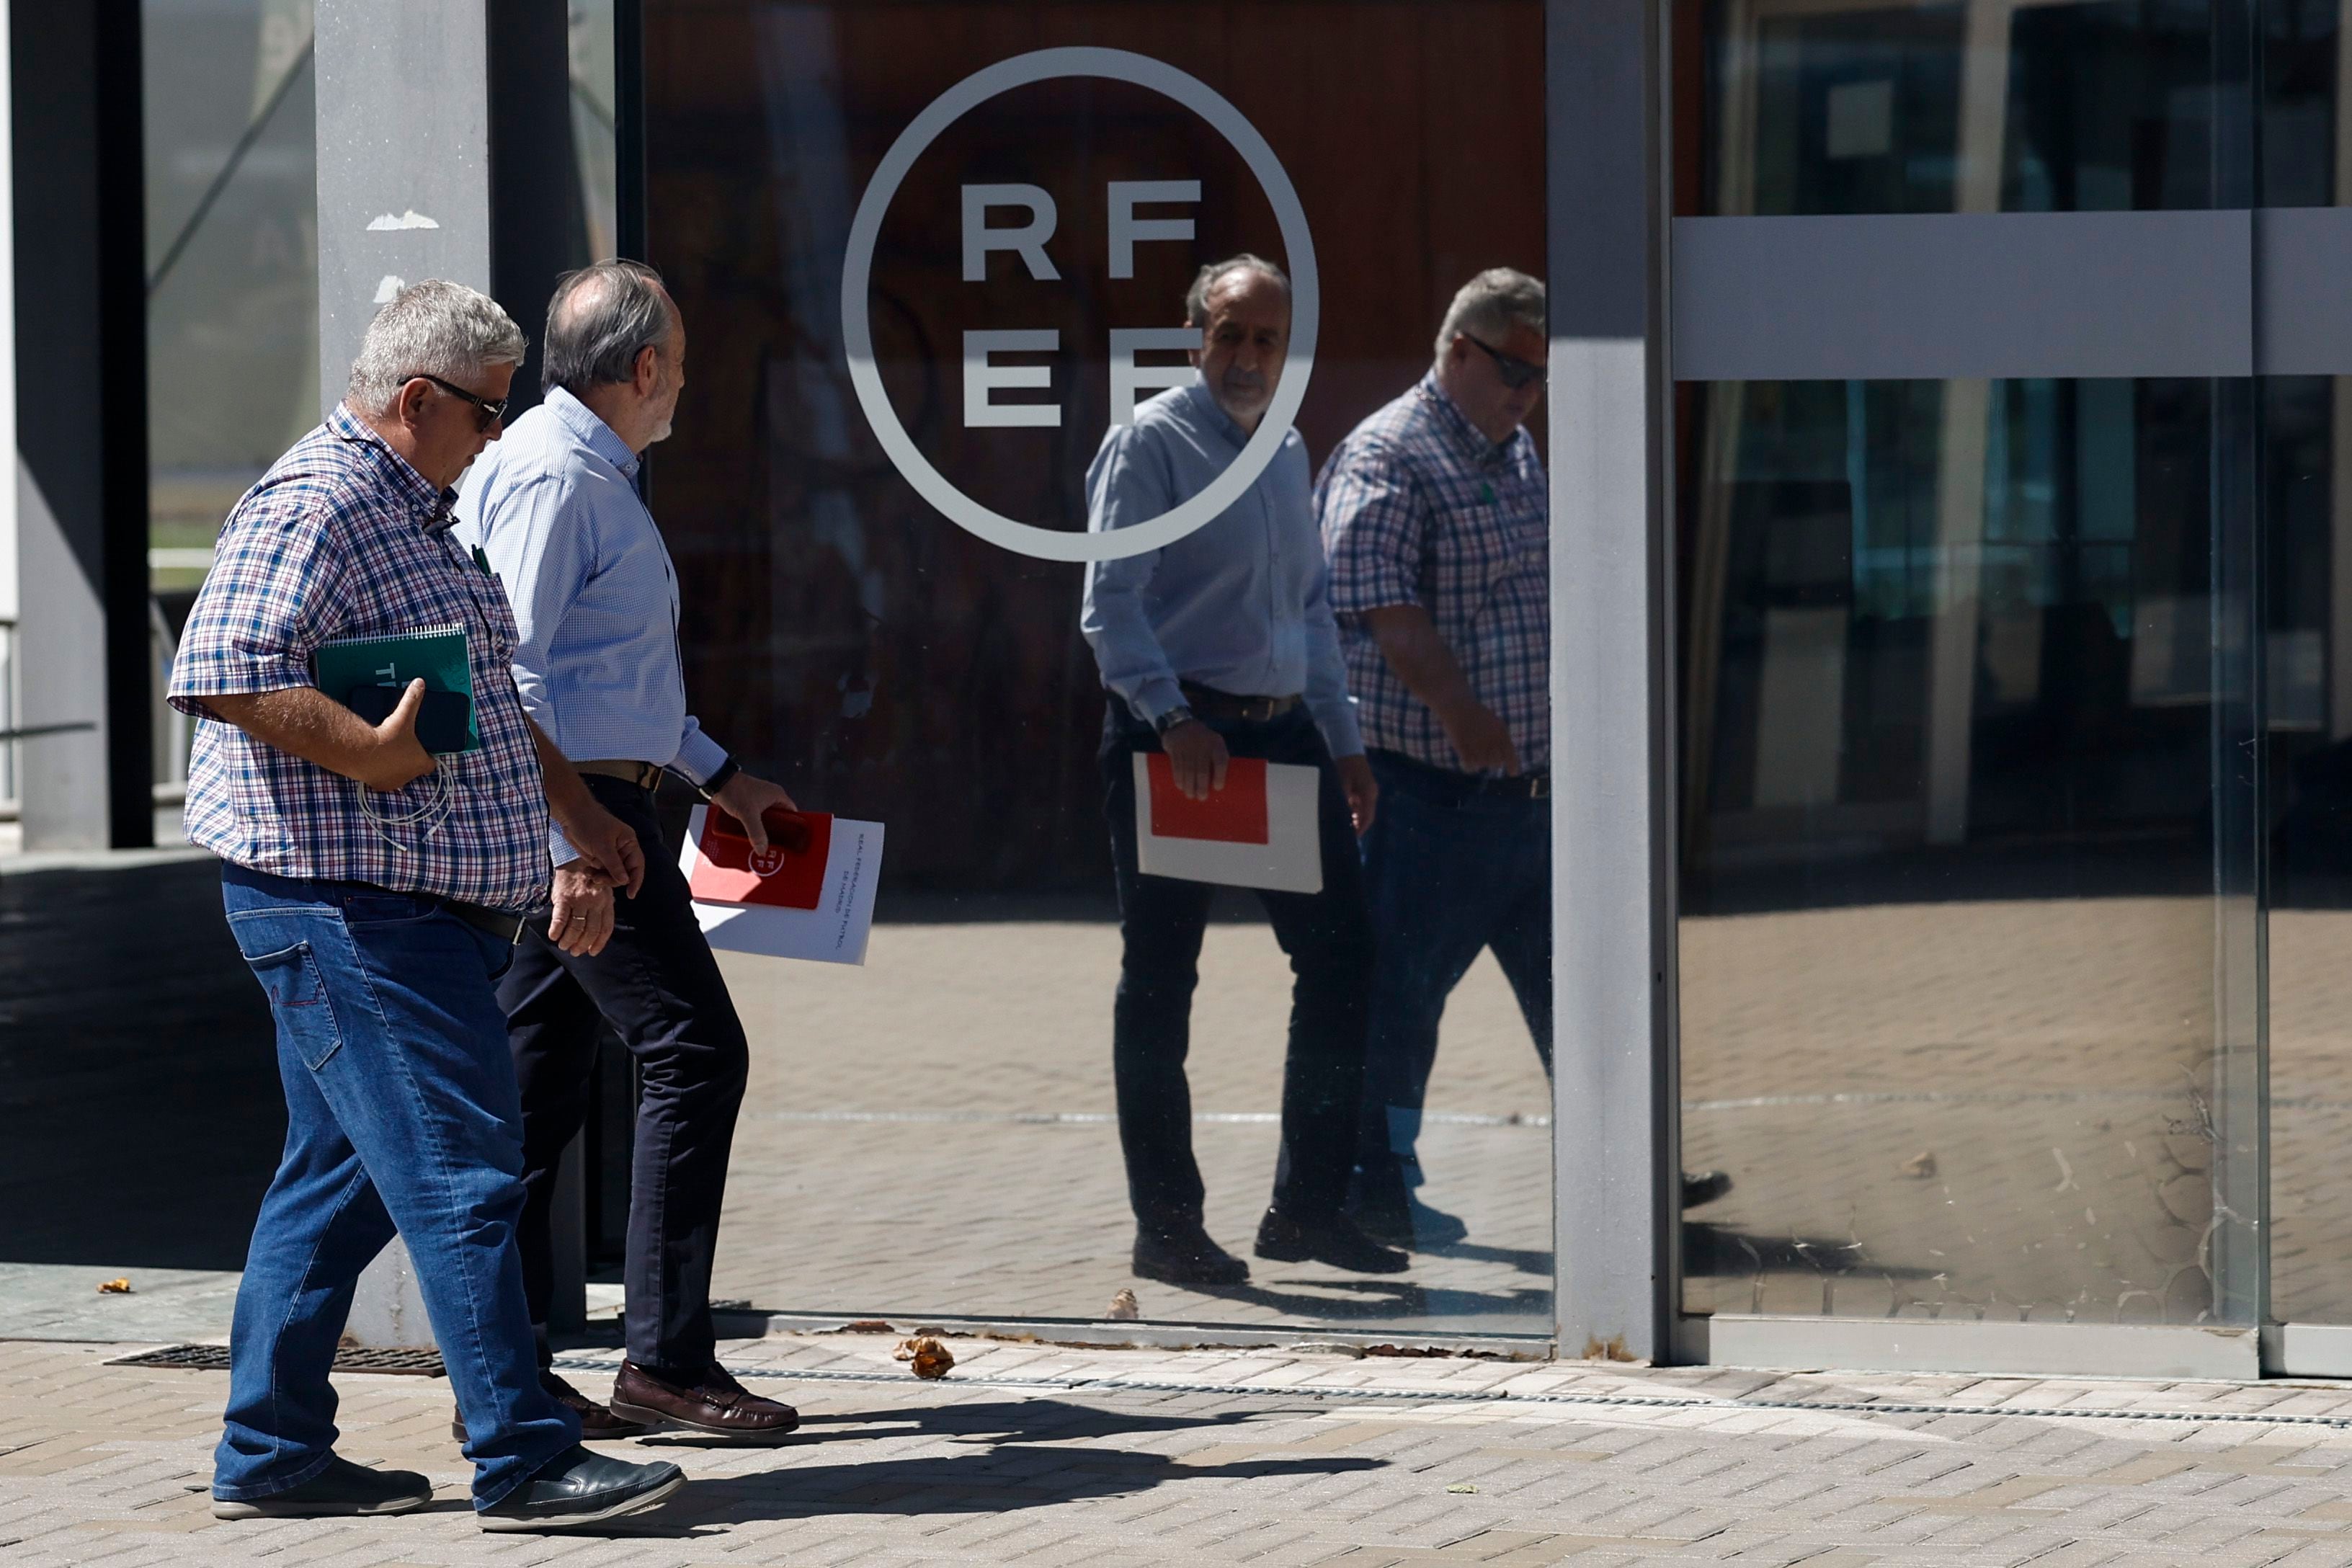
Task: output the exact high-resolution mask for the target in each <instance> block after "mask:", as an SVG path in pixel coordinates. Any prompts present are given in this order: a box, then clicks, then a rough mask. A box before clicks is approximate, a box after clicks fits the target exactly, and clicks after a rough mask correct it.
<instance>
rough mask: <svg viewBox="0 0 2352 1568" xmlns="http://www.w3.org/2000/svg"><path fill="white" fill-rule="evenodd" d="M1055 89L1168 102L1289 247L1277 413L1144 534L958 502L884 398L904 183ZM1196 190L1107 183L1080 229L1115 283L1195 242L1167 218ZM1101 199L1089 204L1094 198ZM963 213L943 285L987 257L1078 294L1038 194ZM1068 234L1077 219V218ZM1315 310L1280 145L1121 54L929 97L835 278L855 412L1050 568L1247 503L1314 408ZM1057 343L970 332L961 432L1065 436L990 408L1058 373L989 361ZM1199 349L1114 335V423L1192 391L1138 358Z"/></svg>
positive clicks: (1182, 337)
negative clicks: (975, 123) (1114, 91)
mask: <svg viewBox="0 0 2352 1568" xmlns="http://www.w3.org/2000/svg"><path fill="white" fill-rule="evenodd" d="M1062 77H1095V78H1102V79H1109V80H1112V81H1120V82H1127V83H1131V84H1133V85H1135V86H1138V87H1142V88H1146V89H1150V90H1151V91H1153V92H1156V93H1159V94H1160V95H1161V96H1163V97H1165V98H1169V99H1172V100H1175V101H1176V102H1177V103H1179V104H1181V105H1182V106H1183V107H1184V108H1185V109H1187V110H1191V111H1192V113H1193V114H1195V115H1197V116H1199V117H1200V119H1201V120H1202V121H1205V122H1206V123H1207V124H1208V125H1209V126H1211V127H1212V128H1213V129H1214V130H1215V131H1216V132H1218V134H1219V135H1221V136H1223V138H1224V140H1225V141H1226V142H1228V143H1229V144H1231V146H1232V147H1233V149H1234V153H1237V154H1238V155H1239V156H1240V158H1241V160H1242V162H1243V163H1244V165H1245V166H1246V167H1247V168H1248V170H1249V172H1250V174H1252V175H1253V176H1254V177H1255V180H1256V182H1257V184H1258V186H1259V188H1260V189H1261V190H1262V191H1263V192H1264V193H1265V199H1266V202H1267V205H1269V206H1270V207H1271V208H1272V209H1273V213H1274V218H1275V222H1276V226H1277V227H1278V229H1279V231H1280V234H1281V237H1282V248H1283V252H1284V260H1285V261H1286V264H1287V266H1288V268H1289V272H1290V284H1291V321H1290V348H1289V356H1288V359H1287V361H1286V363H1285V366H1284V368H1283V373H1282V379H1281V381H1280V383H1279V384H1277V385H1276V388H1275V394H1274V401H1273V403H1272V405H1270V406H1269V407H1268V408H1267V410H1266V412H1265V417H1264V419H1262V420H1261V421H1260V422H1259V425H1258V427H1257V429H1256V431H1255V434H1253V435H1252V436H1251V437H1250V439H1249V441H1248V444H1247V445H1246V446H1244V447H1243V449H1242V452H1241V455H1240V456H1239V457H1238V458H1235V459H1234V461H1233V462H1232V463H1230V464H1229V465H1227V467H1226V468H1225V470H1224V472H1223V473H1222V474H1220V475H1219V476H1218V477H1217V479H1216V480H1215V481H1214V482H1213V483H1212V484H1210V485H1209V486H1208V487H1207V488H1206V489H1202V491H1201V492H1200V493H1199V494H1197V495H1195V496H1192V497H1191V498H1190V499H1189V500H1183V501H1181V502H1180V503H1179V504H1177V505H1176V506H1174V507H1171V509H1170V510H1167V511H1165V512H1162V513H1161V514H1160V516H1158V517H1156V518H1153V519H1151V520H1150V521H1148V522H1141V523H1137V524H1134V525H1132V526H1129V527H1124V528H1119V529H1117V530H1114V531H1108V532H1103V533H1083V532H1076V531H1069V530H1066V529H1061V528H1051V527H1043V526H1040V525H1038V524H1037V523H1035V522H1032V521H1024V520H1022V519H1019V518H1015V517H1009V516H1007V515H1005V514H1004V513H1003V512H1002V511H998V510H994V509H993V508H992V507H989V506H987V505H984V504H982V502H981V501H979V500H975V499H974V498H973V497H971V495H968V494H967V493H965V492H964V491H963V490H961V489H958V488H957V486H956V485H955V484H954V483H953V482H951V481H950V479H948V478H947V476H946V475H944V474H942V473H941V472H940V470H939V468H937V467H936V466H935V465H934V464H933V463H932V462H931V461H930V459H929V458H927V457H926V456H925V455H924V454H923V452H922V450H921V449H920V448H919V447H917V446H916V444H915V441H914V438H913V437H911V436H909V435H908V431H907V427H906V425H905V424H904V423H903V422H902V421H901V420H900V418H899V416H898V409H897V408H896V407H895V406H893V405H892V403H891V400H890V397H889V395H888V393H887V390H886V389H885V387H884V385H883V380H882V373H881V370H880V368H879V366H878V365H877V363H876V358H875V350H874V331H873V320H872V314H871V302H872V297H873V274H874V251H875V245H876V241H877V238H878V237H879V236H880V234H881V230H882V223H883V219H884V218H885V217H886V216H887V214H888V213H889V210H890V204H891V202H892V200H893V199H894V198H895V197H896V196H897V195H898V190H899V186H900V185H901V184H903V183H904V182H905V180H906V178H907V174H908V170H909V169H910V168H912V167H913V165H914V163H915V161H916V159H917V158H919V156H921V154H922V153H924V151H925V150H926V149H928V148H929V146H930V145H931V144H932V143H933V142H936V141H937V140H938V139H939V137H940V134H941V133H942V132H946V131H947V130H948V129H949V128H950V126H952V125H953V124H954V123H955V122H956V121H958V120H960V119H961V118H962V117H963V116H964V115H965V114H967V113H968V112H970V111H971V110H972V109H973V108H975V107H976V106H978V105H980V104H982V103H985V102H987V101H988V100H991V99H992V98H995V97H997V96H998V95H999V94H1002V93H1003V92H1006V91H1008V90H1010V89H1013V88H1018V87H1023V86H1026V85H1028V84H1030V83H1033V82H1043V81H1049V80H1052V79H1056V78H1062ZM1201 191H1202V184H1201V182H1200V181H1199V180H1198V179H1183V178H1161V179H1151V180H1126V181H1119V180H1111V181H1105V182H1102V184H1101V185H1100V187H1099V198H1100V206H1099V208H1098V209H1097V212H1096V213H1094V214H1090V215H1087V216H1092V217H1094V218H1095V220H1096V221H1098V222H1100V223H1101V224H1102V225H1103V226H1104V237H1105V238H1106V240H1107V242H1108V243H1107V247H1106V248H1107V255H1108V275H1109V277H1110V278H1111V279H1126V278H1132V277H1133V276H1134V269H1135V258H1136V254H1137V247H1139V246H1145V245H1153V244H1177V243H1182V242H1187V241H1190V240H1192V238H1193V237H1194V224H1193V221H1192V217H1190V216H1171V212H1170V209H1171V208H1174V209H1178V210H1179V212H1180V213H1181V209H1183V208H1186V207H1188V206H1193V205H1197V204H1198V203H1199V202H1200V200H1201ZM1094 194H1095V193H1093V192H1089V197H1090V199H1091V198H1092V197H1093V195H1094ZM1144 209H1150V210H1149V211H1148V212H1147V211H1145V210H1144ZM957 216H958V222H957V227H956V231H957V233H958V234H959V236H960V237H961V245H960V247H959V248H960V251H961V258H960V259H961V267H960V268H959V272H958V275H957V276H955V277H950V278H943V279H940V282H939V284H938V287H940V288H942V289H945V288H949V287H952V286H955V285H957V284H959V283H961V284H964V285H970V284H972V283H977V282H980V281H982V280H983V279H986V278H987V276H988V267H989V264H990V261H991V258H992V257H994V258H1003V259H1000V260H999V262H998V264H999V265H1000V266H1001V265H1004V264H1005V261H1006V260H1010V261H1012V262H1013V263H1017V265H1019V266H1020V267H1022V268H1025V269H1026V273H1027V276H1028V277H1029V278H1031V279H1035V280H1038V281H1041V282H1070V281H1071V280H1070V279H1065V278H1064V275H1063V272H1062V269H1061V267H1060V266H1059V265H1058V264H1057V262H1056V260H1055V254H1054V248H1055V247H1054V243H1053V242H1054V238H1055V235H1056V233H1057V232H1061V231H1062V230H1063V226H1064V223H1065V215H1064V214H1063V213H1062V212H1061V210H1060V209H1059V207H1058V206H1057V205H1056V204H1055V201H1054V199H1053V197H1052V196H1051V195H1049V194H1047V193H1046V192H1045V190H1044V189H1042V188H1041V187H1039V186H1037V185H1034V184H1024V183H1018V182H1003V181H999V182H984V183H969V184H962V185H961V189H960V203H959V212H958V215H957ZM1068 221H1072V222H1076V221H1083V219H1082V218H1080V217H1079V216H1077V215H1069V219H1068ZM1205 259H1208V258H1205V257H1199V258H1192V260H1193V261H1194V262H1195V263H1197V262H1198V261H1201V260H1205ZM1074 286H1075V285H1074ZM1171 303H1172V301H1171ZM1317 305H1318V289H1317V281H1316V271H1315V248H1314V245H1313V243H1312V241H1311V240H1310V239H1309V238H1308V237H1307V214H1306V211H1305V209H1304V208H1303V207H1301V206H1300V205H1299V202H1298V193H1297V191H1295V190H1294V189H1292V188H1291V184H1290V178H1289V176H1288V175H1287V174H1285V173H1284V172H1283V168H1282V164H1281V163H1280V162H1279V161H1278V160H1276V157H1275V155H1274V150H1273V148H1271V147H1269V146H1268V145H1267V144H1266V142H1265V138H1264V137H1263V136H1261V135H1259V134H1258V132H1257V131H1256V129H1255V127H1253V126H1252V125H1251V124H1250V122H1249V121H1247V120H1245V119H1244V118H1243V117H1242V114H1241V111H1240V110H1236V109H1235V108H1234V106H1233V105H1232V104H1231V103H1229V102H1227V101H1226V100H1225V99H1224V98H1223V96H1221V95H1220V94H1218V93H1217V92H1216V91H1214V90H1213V89H1211V88H1210V87H1209V86H1208V85H1207V84H1206V83H1204V82H1202V81H1201V80H1200V79H1197V78H1195V77H1192V76H1188V75H1186V74H1185V73H1184V72H1182V71H1181V70H1178V69H1177V68H1175V67H1173V66H1170V65H1165V64H1163V63H1161V62H1160V61H1159V60H1155V59H1150V58H1147V57H1145V56H1142V55H1137V54H1130V53H1128V52H1127V51H1125V50H1121V49H1103V48H1060V49H1040V50H1038V51H1036V52H1035V53H1033V54H1026V55H1017V56H1015V57H1013V58H1011V59H1008V60H1003V61H1000V62H998V63H997V64H995V65H992V66H990V67H988V68H986V69H984V70H982V71H978V72H975V73H974V74H972V75H971V76H969V77H966V78H965V79H963V80H962V81H961V82H958V83H957V84H956V85H955V86H954V87H952V88H950V89H948V90H947V91H946V92H944V93H942V94H940V97H939V98H937V99H935V100H932V102H931V103H930V104H929V106H928V107H927V108H925V109H924V110H923V111H922V112H921V113H920V114H919V115H917V116H916V117H915V119H914V120H913V121H912V122H911V123H909V124H908V127H907V128H906V130H905V131H903V132H900V133H899V135H898V140H897V141H896V142H893V143H891V146H890V150H889V152H888V153H885V154H884V155H883V158H882V162H881V163H880V164H879V165H878V166H877V168H876V170H875V171H874V178H873V181H872V182H871V183H870V184H868V185H867V186H866V195H865V197H864V198H863V199H862V200H861V201H860V202H859V203H858V205H857V213H856V217H855V219H854V220H853V221H852V222H851V224H850V227H849V247H848V254H847V256H846V257H845V259H844V262H843V266H842V277H841V319H842V337H843V342H844V343H845V346H846V348H847V351H848V360H849V378H850V384H852V385H853V386H855V387H856V391H857V401H858V404H859V406H861V407H862V408H863V409H864V410H865V413H866V422H867V423H868V424H869V425H870V426H872V427H873V430H874V436H875V438H876V440H877V441H878V442H879V443H880V444H881V447H882V449H883V451H884V453H885V454H886V455H887V457H888V458H889V459H890V461H891V463H892V464H893V465H894V466H895V467H896V468H898V472H899V473H900V474H901V475H903V476H904V477H905V479H906V480H907V482H908V484H909V485H911V486H913V487H914V489H915V490H916V492H917V493H918V494H919V495H920V496H921V497H922V498H923V500H925V501H927V502H929V504H930V505H931V506H933V507H935V508H937V509H938V510H940V512H942V513H944V514H945V515H946V516H947V517H948V518H949V519H950V521H954V522H955V523H957V524H958V525H960V526H961V527H963V528H965V529H968V530H970V531H971V532H972V533H974V534H977V535H978V536H979V537H981V538H982V539H984V540H987V541H988V542H991V543H992V544H997V545H1001V546H1003V548H1005V549H1007V550H1012V551H1016V552H1020V553H1021V554H1024V555H1032V556H1036V557H1038V558H1040V559H1042V560H1047V561H1112V560H1117V559H1118V558H1120V557H1122V556H1127V555H1139V554H1141V553H1143V552H1146V551H1151V550H1158V549H1161V548H1163V547H1165V546H1167V545H1169V544H1171V543H1173V542H1176V541H1177V540H1179V539H1181V538H1183V537H1184V536H1185V535H1186V534H1188V533H1190V532H1192V531H1193V530H1194V529H1197V528H1199V527H1201V526H1202V524H1203V523H1206V522H1207V521H1209V520H1210V519H1212V518H1213V517H1215V516H1217V515H1218V514H1219V513H1220V512H1223V510H1225V509H1226V508H1227V507H1229V506H1231V505H1233V504H1234V502H1235V501H1236V500H1240V499H1241V497H1242V496H1243V495H1244V493H1245V492H1246V491H1247V490H1248V489H1249V488H1250V486H1251V485H1252V484H1253V483H1254V482H1255V480H1256V479H1257V477H1258V475H1259V474H1261V473H1262V472H1264V471H1265V467H1266V465H1267V464H1269V463H1271V462H1272V461H1274V458H1275V456H1276V453H1277V452H1279V451H1280V450H1281V448H1282V443H1283V439H1284V437H1286V435H1287V434H1288V433H1289V430H1290V427H1291V424H1292V422H1293V421H1294V420H1295V419H1297V416H1298V409H1299V405H1300V404H1301V403H1302V402H1303V401H1304V400H1305V398H1306V396H1307V377H1308V375H1309V374H1310V373H1311V371H1312V370H1313V368H1314V363H1315V329H1316V311H1317ZM1058 346H1060V344H1059V333H1058V331H1056V330H1055V329H1054V328H1050V327H1047V328H1039V327H1037V326H1035V325H1034V323H1028V324H1024V323H1023V322H1019V321H1006V322H1004V323H1003V324H1002V325H1001V326H992V327H990V328H985V329H972V330H968V331H964V332H963V333H962V334H961V356H960V358H961V394H962V396H961V405H962V415H961V423H962V425H963V426H964V428H966V429H978V430H988V429H1030V428H1039V427H1055V426H1059V425H1061V424H1062V423H1063V421H1064V420H1065V419H1066V416H1067V410H1066V407H1065V406H1064V405H1063V404H1062V403H1061V402H1059V401H1046V402H1037V401H1033V400H1018V401H1015V400H1000V399H999V398H998V397H997V394H998V393H999V392H1001V391H1003V392H1011V391H1020V392H1027V393H1034V392H1035V391H1037V390H1040V389H1043V390H1046V391H1048V392H1051V391H1053V390H1054V389H1053V386H1052V381H1051V375H1052V372H1051V369H1050V367H1047V366H1044V365H1038V364H1034V363H995V356H996V355H998V354H1005V353H1024V352H1026V353H1034V352H1036V351H1040V350H1050V349H1055V348H1057V347H1058ZM1199 346H1200V333H1199V331H1197V330H1196V329H1192V328H1183V327H1169V326H1129V327H1113V328H1111V329H1110V330H1109V332H1108V342H1106V343H1105V344H1104V345H1103V348H1104V351H1105V355H1106V358H1107V359H1108V363H1109V367H1110V393H1111V401H1110V407H1111V417H1112V419H1114V420H1116V421H1119V422H1125V421H1127V420H1128V419H1129V418H1131V417H1132V411H1133V408H1134V405H1135V401H1136V398H1137V397H1138V396H1139V395H1141V394H1142V393H1143V392H1145V391H1147V390H1152V389H1158V388H1161V387H1168V386H1173V385H1178V384H1182V383H1185V382H1189V381H1191V380H1192V371H1191V369H1190V368H1189V367H1184V366H1176V365H1171V364H1166V363H1143V362H1141V361H1140V360H1139V355H1141V354H1145V353H1152V352H1154V351H1170V350H1176V349H1188V348H1198V347H1199ZM1085 445H1086V447H1087V450H1088V451H1091V450H1092V445H1093V443H1092V442H1091V440H1089V441H1087V442H1086V443H1085Z"/></svg>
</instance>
